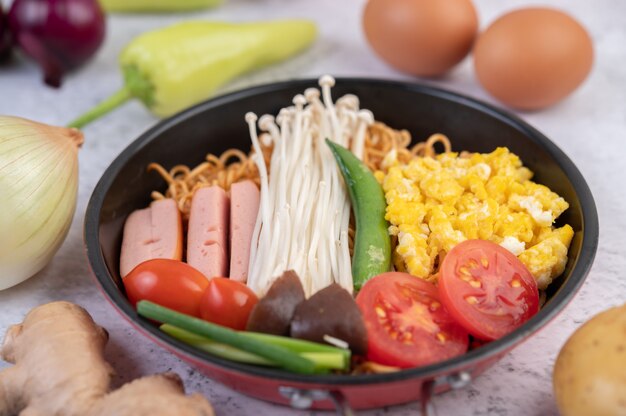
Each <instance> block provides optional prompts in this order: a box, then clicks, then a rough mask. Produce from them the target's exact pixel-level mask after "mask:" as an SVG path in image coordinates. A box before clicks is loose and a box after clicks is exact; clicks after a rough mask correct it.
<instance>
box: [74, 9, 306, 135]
mask: <svg viewBox="0 0 626 416" xmlns="http://www.w3.org/2000/svg"><path fill="white" fill-rule="evenodd" d="M316 34H317V29H316V27H315V24H314V23H313V22H311V21H308V20H282V21H270V22H257V23H241V24H235V23H221V22H202V21H192V22H185V23H179V24H176V25H173V26H170V27H167V28H165V29H159V30H155V31H152V32H148V33H144V34H143V35H140V36H139V37H137V38H135V39H134V40H133V41H131V42H130V44H128V46H127V47H126V48H125V49H124V50H123V51H122V54H121V55H120V65H121V68H122V72H123V74H124V81H125V82H124V84H125V85H124V87H123V88H122V89H121V90H119V91H118V92H116V93H115V94H113V95H112V96H111V97H109V98H108V99H106V100H105V101H103V102H101V103H100V104H98V105H97V106H96V107H94V108H93V109H91V110H89V111H88V112H87V113H85V114H83V115H82V116H80V117H78V118H77V119H76V120H74V121H72V122H71V123H70V124H69V127H76V128H81V127H83V126H85V125H86V124H88V123H89V122H91V121H93V120H95V119H97V118H99V117H101V116H103V115H104V114H106V113H108V112H109V111H111V110H113V109H115V108H117V107H118V106H120V105H121V104H123V103H125V102H126V101H127V100H129V99H130V98H133V97H134V98H138V99H140V100H141V101H142V102H143V103H144V104H145V105H146V106H147V107H148V108H149V109H150V110H151V111H152V112H153V113H154V114H156V115H157V116H160V117H166V116H170V115H172V114H174V113H177V112H178V111H181V110H183V109H185V108H187V107H189V106H191V105H193V104H196V103H198V102H200V101H202V100H205V99H207V98H209V97H210V96H211V95H212V94H213V93H214V92H215V90H217V88H219V87H220V86H222V85H224V84H225V83H227V82H228V81H230V80H232V79H233V78H236V77H237V76H239V75H242V74H244V73H247V72H250V71H253V70H256V69H259V68H262V67H265V66H268V65H271V64H274V63H276V62H279V61H282V60H284V59H286V58H288V57H290V56H292V55H294V54H296V53H298V52H300V51H301V50H303V49H304V48H306V47H307V46H309V45H310V44H311V43H312V42H313V40H314V39H315V37H316Z"/></svg>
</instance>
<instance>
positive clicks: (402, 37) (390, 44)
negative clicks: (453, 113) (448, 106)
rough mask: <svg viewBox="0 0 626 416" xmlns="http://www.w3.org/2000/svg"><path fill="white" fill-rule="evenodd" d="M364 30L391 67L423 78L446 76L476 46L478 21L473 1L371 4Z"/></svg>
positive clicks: (402, 0) (380, 1)
mask: <svg viewBox="0 0 626 416" xmlns="http://www.w3.org/2000/svg"><path fill="white" fill-rule="evenodd" d="M363 28H364V30H365V35H366V37H367V41H368V42H369V44H370V46H371V47H372V48H373V49H374V51H375V52H376V53H377V54H378V55H379V56H380V57H381V58H382V59H383V60H384V61H386V62H387V63H388V64H389V65H391V66H393V67H394V68H396V69H398V70H400V71H403V72H406V73H409V74H412V75H417V76H437V75H441V74H444V73H445V72H447V71H448V70H450V69H451V68H452V67H453V66H455V65H456V64H458V63H459V62H461V60H463V58H464V57H465V56H466V55H467V53H468V52H469V50H470V49H471V47H472V43H473V42H474V39H475V37H476V33H477V30H478V17H477V16H476V10H475V9H474V5H473V4H472V2H471V0H369V2H368V3H367V5H366V6H365V11H364V14H363Z"/></svg>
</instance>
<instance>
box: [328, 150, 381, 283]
mask: <svg viewBox="0 0 626 416" xmlns="http://www.w3.org/2000/svg"><path fill="white" fill-rule="evenodd" d="M326 144H328V146H329V147H330V150H331V151H332V152H333V155H334V156H335V160H336V161H337V165H339V169H340V170H341V173H342V175H343V179H344V180H345V182H346V185H347V187H348V191H349V193H350V200H351V201H352V209H353V210H354V217H355V219H356V235H355V236H354V252H353V255H352V278H353V280H354V287H355V289H356V290H359V289H360V288H361V286H363V284H364V283H365V282H366V281H367V280H368V279H370V278H372V277H374V276H376V275H378V274H381V273H384V272H387V271H389V268H390V266H391V241H390V239H389V232H388V228H389V223H388V222H387V220H385V209H386V207H387V203H386V202H385V194H384V193H383V190H382V188H381V186H380V184H379V183H378V181H376V178H375V177H374V175H373V174H372V172H371V171H370V170H369V169H368V168H367V166H365V165H364V164H363V163H362V162H361V161H360V160H359V159H358V158H357V157H356V156H355V155H354V154H353V153H352V152H350V151H349V150H348V149H346V148H345V147H343V146H340V145H338V144H337V143H333V142H332V141H330V140H328V139H326Z"/></svg>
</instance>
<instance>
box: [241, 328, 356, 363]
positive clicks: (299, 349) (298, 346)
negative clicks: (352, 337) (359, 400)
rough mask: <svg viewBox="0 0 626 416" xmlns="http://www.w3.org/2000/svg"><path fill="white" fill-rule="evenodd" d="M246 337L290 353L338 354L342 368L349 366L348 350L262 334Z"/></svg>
mask: <svg viewBox="0 0 626 416" xmlns="http://www.w3.org/2000/svg"><path fill="white" fill-rule="evenodd" d="M246 335H247V336H249V337H252V338H256V339H258V340H259V341H264V342H267V343H269V344H272V345H278V346H280V347H284V348H287V349H288V350H289V351H291V352H295V353H299V354H305V353H330V354H340V355H341V356H342V357H343V361H344V367H346V368H347V367H348V365H349V364H350V356H351V355H352V353H351V352H350V350H348V349H344V348H337V347H331V346H330V345H324V344H319V343H317V342H311V341H305V340H302V339H296V338H289V337H281V336H278V335H270V334H262V333H260V332H246Z"/></svg>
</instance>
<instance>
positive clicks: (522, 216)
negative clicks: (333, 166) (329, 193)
mask: <svg viewBox="0 0 626 416" xmlns="http://www.w3.org/2000/svg"><path fill="white" fill-rule="evenodd" d="M392 156H393V155H392ZM385 164H386V165H387V167H388V172H387V173H386V174H385V173H384V172H381V171H378V172H376V177H377V178H378V180H379V181H380V182H381V183H382V186H383V189H384V191H385V197H386V199H387V213H386V216H385V218H386V219H387V220H388V221H389V222H390V224H391V226H390V227H389V233H390V234H391V235H392V236H396V237H397V245H396V248H395V251H394V253H393V257H394V258H393V261H394V265H395V267H396V270H403V271H407V272H409V273H411V274H412V275H414V276H417V277H420V278H423V279H427V280H433V279H435V278H436V277H435V276H434V273H435V272H436V270H435V269H436V267H437V264H438V262H440V261H441V260H442V259H443V257H444V256H445V254H446V253H447V252H448V251H450V250H451V249H452V247H454V246H455V245H456V244H458V243H460V242H462V241H464V240H466V239H475V238H479V239H483V240H490V241H493V242H495V243H497V244H500V245H501V246H503V247H505V248H506V249H508V250H509V251H511V252H512V253H513V254H515V255H516V256H518V258H519V259H520V260H521V262H522V263H524V264H525V265H526V267H527V268H528V270H529V271H530V272H531V273H532V275H533V276H534V277H535V279H536V280H537V284H538V286H539V288H540V289H545V288H546V287H547V286H548V284H550V282H551V281H552V279H553V278H555V277H556V276H558V275H560V274H561V273H562V272H563V269H564V268H565V264H566V262H567V250H568V248H569V245H570V242H571V240H572V237H573V235H574V231H573V229H572V227H570V226H569V225H565V226H563V227H560V228H556V229H555V228H554V227H552V223H553V222H554V220H555V219H556V218H557V217H558V216H559V215H561V213H562V212H563V211H565V210H566V209H567V208H568V204H567V202H566V201H565V200H564V199H563V198H561V197H560V196H559V195H557V194H555V193H554V192H552V191H551V190H550V189H549V188H547V187H546V186H543V185H539V184H537V183H534V182H532V181H531V180H530V179H531V177H532V172H531V171H530V170H528V169H527V168H525V167H523V166H522V162H521V161H520V159H519V157H517V156H516V155H514V154H513V153H511V152H509V150H508V149H507V148H503V147H501V148H498V149H496V150H495V151H494V152H492V153H488V154H479V153H475V154H472V155H470V156H469V157H467V158H462V157H459V156H458V154H457V153H444V154H441V155H439V156H437V157H436V158H435V159H432V158H415V159H413V160H412V161H411V162H409V163H408V164H400V163H398V162H397V161H395V158H393V157H390V158H386V159H385Z"/></svg>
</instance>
